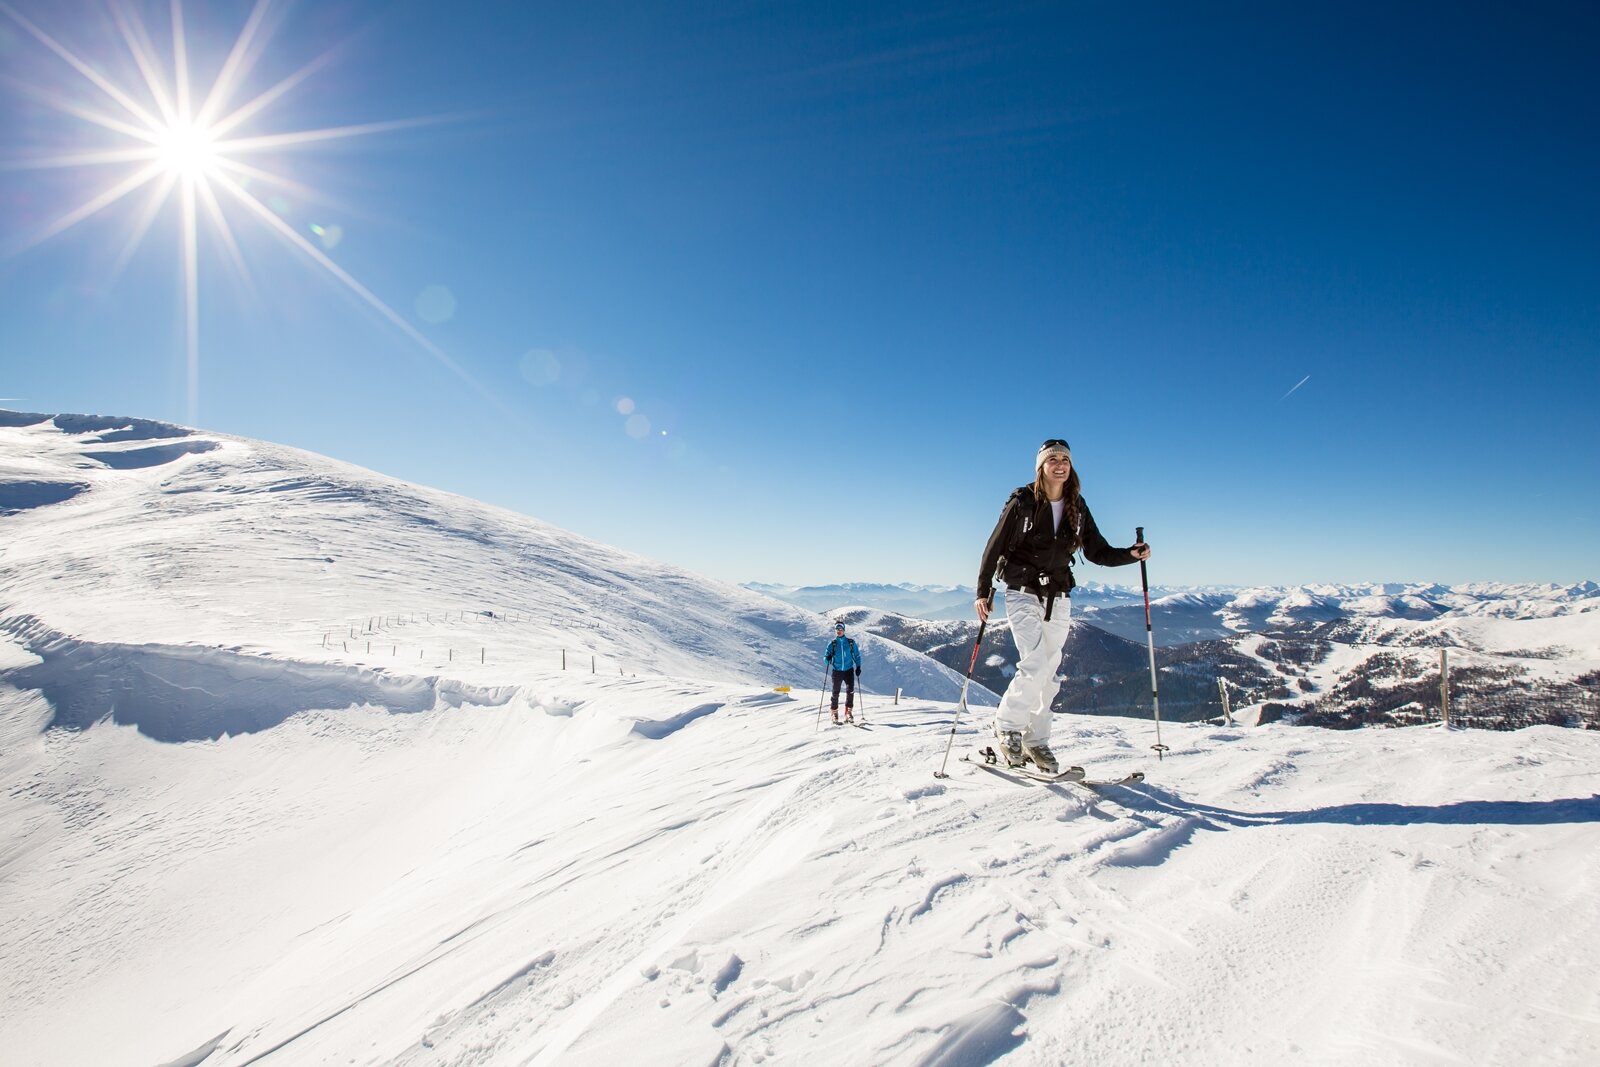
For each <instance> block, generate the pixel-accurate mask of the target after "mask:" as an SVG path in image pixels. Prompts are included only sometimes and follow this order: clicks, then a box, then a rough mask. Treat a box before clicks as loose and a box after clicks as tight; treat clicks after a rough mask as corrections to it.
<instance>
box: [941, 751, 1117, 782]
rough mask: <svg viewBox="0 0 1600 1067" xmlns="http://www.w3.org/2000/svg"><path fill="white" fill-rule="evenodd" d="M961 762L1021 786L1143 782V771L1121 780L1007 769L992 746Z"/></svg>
mask: <svg viewBox="0 0 1600 1067" xmlns="http://www.w3.org/2000/svg"><path fill="white" fill-rule="evenodd" d="M961 759H962V761H963V762H966V763H971V764H973V765H974V766H977V767H982V768H983V769H984V770H986V771H990V772H992V773H994V774H997V775H999V776H1000V777H1002V778H1007V779H1010V780H1011V781H1013V782H1018V783H1022V784H1026V783H1030V782H1046V783H1049V782H1070V783H1072V784H1073V785H1081V786H1084V787H1086V788H1088V789H1103V788H1106V787H1108V786H1115V785H1132V784H1134V783H1135V782H1142V781H1144V772H1143V771H1131V772H1129V773H1128V774H1126V775H1124V776H1123V777H1121V778H1090V777H1088V774H1087V772H1085V771H1084V769H1083V768H1082V767H1064V768H1062V770H1061V771H1060V772H1058V773H1056V774H1041V773H1040V772H1039V771H1038V770H1037V769H1036V768H1034V767H1033V765H1032V764H1024V765H1023V766H1021V767H1008V766H1006V765H1005V764H1004V763H1003V762H1001V760H1000V757H999V754H998V753H996V752H995V750H994V748H993V746H989V745H986V746H984V747H982V748H980V749H978V750H977V751H976V752H974V753H969V754H967V755H965V756H962V757H961Z"/></svg>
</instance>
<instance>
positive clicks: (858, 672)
mask: <svg viewBox="0 0 1600 1067" xmlns="http://www.w3.org/2000/svg"><path fill="white" fill-rule="evenodd" d="M856 677H857V678H859V677H861V668H860V667H857V668H856Z"/></svg>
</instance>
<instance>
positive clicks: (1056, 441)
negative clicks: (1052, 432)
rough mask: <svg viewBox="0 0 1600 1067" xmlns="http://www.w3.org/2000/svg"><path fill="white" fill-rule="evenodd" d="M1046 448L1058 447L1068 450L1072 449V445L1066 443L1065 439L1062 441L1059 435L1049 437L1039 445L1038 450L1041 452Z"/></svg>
mask: <svg viewBox="0 0 1600 1067" xmlns="http://www.w3.org/2000/svg"><path fill="white" fill-rule="evenodd" d="M1047 448H1060V449H1064V450H1066V451H1068V452H1071V451H1072V446H1071V445H1069V444H1067V443H1066V442H1065V441H1063V440H1062V439H1061V438H1059V437H1052V438H1050V440H1048V441H1046V442H1045V443H1044V444H1042V445H1040V446H1039V451H1041V452H1043V451H1044V450H1045V449H1047Z"/></svg>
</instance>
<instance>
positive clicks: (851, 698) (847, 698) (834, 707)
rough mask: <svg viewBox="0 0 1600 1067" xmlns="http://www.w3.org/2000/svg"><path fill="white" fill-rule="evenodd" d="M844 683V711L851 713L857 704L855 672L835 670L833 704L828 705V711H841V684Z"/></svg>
mask: <svg viewBox="0 0 1600 1067" xmlns="http://www.w3.org/2000/svg"><path fill="white" fill-rule="evenodd" d="M841 682H842V683H844V710H845V711H849V710H850V709H851V708H853V707H855V703H856V675H855V672H854V671H841V670H839V669H838V668H834V672H833V703H831V704H829V705H828V710H830V711H838V710H839V684H840V683H841Z"/></svg>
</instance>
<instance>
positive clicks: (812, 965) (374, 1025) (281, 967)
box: [0, 416, 1600, 1067]
mask: <svg viewBox="0 0 1600 1067" xmlns="http://www.w3.org/2000/svg"><path fill="white" fill-rule="evenodd" d="M0 484H3V487H5V492H4V493H0V524H4V525H3V527H0V533H3V535H4V537H3V539H0V579H3V581H0V960H3V961H4V966H3V967H0V1004H4V1005H5V1009H4V1011H3V1013H0V1049H3V1050H4V1052H3V1053H0V1059H3V1061H4V1062H5V1064H6V1065H7V1067H11V1065H12V1064H14V1063H15V1064H21V1065H34V1064H39V1065H46V1064H47V1065H51V1067H55V1065H58V1064H69V1065H71V1064H91V1065H95V1067H99V1065H102V1064H123V1063H126V1064H132V1065H138V1067H149V1065H151V1064H183V1065H204V1067H242V1065H245V1064H267V1065H278V1064H295V1065H298V1064H321V1063H339V1064H400V1065H414V1067H421V1065H428V1067H437V1065H461V1067H530V1065H536V1064H537V1065H547V1064H561V1065H596V1067H599V1065H604V1067H614V1065H615V1064H617V1063H626V1064H635V1063H638V1064H661V1065H672V1067H677V1065H691V1067H694V1065H705V1067H711V1065H717V1067H735V1065H751V1064H787V1063H796V1062H811V1061H816V1062H827V1063H836V1064H841V1065H845V1067H852V1065H871V1067H880V1065H890V1067H934V1065H940V1067H976V1065H983V1064H991V1063H992V1064H1000V1065H1006V1067H1046V1065H1049V1067H1057V1065H1060V1064H1070V1063H1091V1062H1092V1063H1117V1064H1136V1063H1143V1064H1160V1065H1162V1067H1168V1065H1172V1064H1197V1065H1198V1064H1203V1065H1212V1064H1221V1065H1255V1064H1261V1065H1269V1064H1270V1065H1273V1067H1277V1065H1279V1064H1284V1063H1317V1064H1341V1065H1342V1064H1350V1065H1357V1064H1361V1065H1365V1064H1375V1065H1376V1064H1383V1065H1389V1064H1403V1065H1413V1064H1414V1065H1418V1067H1421V1065H1434V1064H1450V1063H1470V1064H1507V1065H1511V1064H1515V1065H1517V1067H1524V1065H1526V1064H1528V1063H1533V1062H1538V1063H1556V1064H1574V1065H1576V1064H1590V1063H1595V1062H1600V983H1597V982H1596V981H1595V979H1594V975H1595V974H1596V973H1597V972H1600V771H1597V770H1596V767H1597V757H1600V737H1596V736H1595V735H1594V734H1590V733H1583V732H1578V731H1562V730H1554V729H1549V728H1538V729H1533V730H1527V731H1523V732H1521V733H1518V734H1514V735H1513V734H1491V733H1460V732H1455V731H1449V730H1441V729H1426V728H1421V729H1410V730H1394V731H1380V730H1363V731H1355V732H1352V733H1331V732H1324V731H1316V730H1310V729H1299V728H1293V727H1287V726H1282V725H1273V726H1268V727H1262V728H1257V729H1250V730H1245V729H1237V730H1222V729H1218V728H1214V727H1209V726H1201V725H1196V726H1177V725H1168V726H1167V727H1166V728H1165V729H1166V731H1167V736H1166V738H1165V739H1166V740H1167V741H1168V742H1169V743H1170V744H1171V745H1172V748H1173V750H1172V752H1171V753H1170V754H1169V755H1168V757H1167V758H1166V759H1165V760H1162V761H1160V762H1157V761H1155V760H1154V759H1153V756H1152V754H1151V752H1150V750H1149V745H1150V744H1151V742H1152V741H1153V740H1154V738H1153V736H1152V731H1151V729H1150V724H1148V723H1144V722H1137V721H1130V720H1110V719H1075V718H1065V717H1064V718H1062V719H1061V720H1059V722H1058V727H1057V736H1056V738H1055V740H1056V748H1057V751H1058V752H1059V753H1060V754H1061V755H1062V757H1063V759H1065V760H1068V761H1070V762H1074V763H1081V764H1083V765H1084V766H1085V767H1087V768H1088V769H1089V771H1090V773H1091V774H1092V775H1095V776H1097V777H1098V776H1103V775H1104V776H1110V775H1116V774H1119V773H1121V772H1122V771H1125V770H1129V769H1135V768H1138V769H1143V770H1145V771H1146V772H1148V774H1149V780H1148V781H1147V782H1146V783H1143V784H1140V785H1136V786H1127V787H1106V788H1101V789H1091V788H1087V787H1083V786H1079V785H1073V784H1062V783H1050V784H1046V783H1027V784H1018V783H1014V782H1011V781H1007V780H1003V779H1001V778H999V777H996V776H993V775H990V774H987V773H985V772H983V771H981V770H979V769H977V768H975V767H972V766H970V765H967V764H963V763H960V762H959V761H958V760H956V759H955V758H954V756H953V757H952V759H951V762H950V771H951V777H950V778H948V779H942V780H941V779H935V778H934V777H933V775H932V772H933V770H934V768H936V767H938V766H939V765H940V760H941V757H942V756H943V754H944V751H945V745H946V742H947V741H948V740H949V736H950V729H949V728H950V722H951V717H952V716H953V715H954V714H955V713H956V709H955V707H954V706H953V705H952V704H949V703H944V702H941V701H943V700H946V699H953V697H954V693H955V690H956V688H957V682H958V679H957V678H956V676H955V675H954V674H953V672H950V671H948V670H946V669H944V668H938V667H934V666H932V665H930V664H929V663H928V661H926V660H925V659H923V658H922V657H917V656H914V655H911V654H909V653H907V652H905V651H904V650H897V649H896V648H894V647H893V646H890V645H888V644H887V643H885V642H877V641H873V642H869V643H868V646H867V648H866V653H867V656H868V665H869V666H868V669H869V672H870V674H869V676H870V677H871V678H873V679H874V684H875V685H878V686H881V687H883V688H885V689H886V690H888V691H893V689H894V688H895V686H896V685H899V684H902V683H904V684H905V685H906V686H907V693H908V694H912V695H910V696H909V697H908V698H907V699H905V700H903V701H902V702H901V703H900V704H899V705H898V706H893V705H891V704H890V703H889V701H888V698H886V697H883V696H879V695H877V694H876V693H868V694H865V695H864V696H863V698H862V701H863V704H864V710H865V713H866V715H867V717H868V718H869V719H870V721H871V726H870V727H869V728H868V729H865V730H856V729H849V728H843V727H840V728H835V727H832V726H829V725H822V726H821V727H820V728H819V727H818V725H817V723H818V714H817V712H818V708H819V707H820V706H821V703H822V699H823V697H822V694H821V693H819V692H818V691H817V690H809V689H807V688H804V686H805V685H806V683H807V682H809V683H811V684H816V682H817V680H818V675H819V674H820V673H821V668H820V663H819V660H820V649H821V648H822V646H823V644H825V642H826V639H827V637H828V636H829V635H830V634H831V628H830V627H828V626H827V624H826V620H824V619H822V618H821V617H818V616H812V615H809V614H808V613H805V612H802V611H799V610H797V609H792V608H789V607H787V606H784V605H780V604H777V603H775V602H773V601H769V600H765V599H764V598H761V597H759V596H755V595H753V594H750V593H747V592H745V591H741V590H737V589H733V588H732V587H728V586H724V585H722V584H720V583H714V582H708V581H705V580H702V579H698V578H696V577H695V576H693V575H687V574H684V573H682V572H678V571H675V570H673V569H671V568H667V567H662V566H660V565H658V564H653V563H651V562H649V561H647V560H642V559H639V558H637V557H633V556H630V555H629V554H627V553H622V552H618V551H616V550H614V549H609V548H606V547H605V546H599V545H594V544H592V543H589V542H584V541H582V539H579V538H575V537H573V536H571V535H568V534H565V533H563V532H562V531H559V530H555V529H554V528H551V527H549V526H547V525H545V524H542V523H537V522H535V521H533V520H528V519H524V518H522V517H519V516H514V515H511V514H510V513H507V512H501V511H499V510H497V509H493V508H488V507H485V506H483V505H479V504H475V503H473V502H470V501H462V500H460V499H459V498H454V497H450V496H448V494H440V493H434V492H432V491H429V490H425V489H421V488H419V487H415V486H408V485H405V484H404V483H399V482H395V481H393V480H392V479H385V478H381V477H379V476H377V475H373V474H370V473H369V472H364V471H360V470H358V469H356V468H353V467H348V466H346V465H343V464H337V463H334V462H332V461H326V460H322V459H320V458H319V457H312V456H308V455H306V454H305V453H299V452H296V451H295V450H292V449H283V448H279V447H277V446H269V445H264V444H261V443H256V442H246V441H243V440H241V439H237V438H230V437H227V436H225V435H203V434H199V433H196V432H192V431H188V430H184V429H182V428H175V427H166V426H162V425H161V424H154V423H142V422H139V421H137V420H117V419H98V418H93V417H67V416H63V417H59V418H57V419H55V420H35V421H32V422H30V421H28V419H26V418H24V417H22V416H0ZM1246 599H1247V598H1240V603H1244V602H1245V601H1246ZM1268 599H1270V598H1265V597H1264V598H1263V602H1262V603H1263V610H1265V609H1266V607H1265V606H1266V605H1267V603H1268ZM1307 604H1309V605H1310V607H1311V608H1315V606H1316V605H1315V603H1314V598H1309V594H1308V599H1307ZM446 609H448V611H449V614H446ZM507 609H511V610H512V611H513V612H514V614H515V617H514V618H513V619H509V620H508V619H507V618H506V617H505V612H506V611H507ZM490 610H492V611H494V612H495V614H493V615H489V614H485V612H487V611H490ZM413 618H415V619H416V620H417V621H415V622H413V621H412V619H413ZM1493 621H1494V620H1488V619H1486V620H1483V622H1482V626H1480V627H1478V628H1479V629H1480V630H1481V631H1482V633H1481V634H1480V638H1481V640H1483V641H1485V642H1488V641H1490V640H1492V639H1498V638H1497V637H1496V635H1497V634H1498V633H1500V631H1498V630H1496V629H1494V628H1493V627H1492V626H1491V622H1493ZM1533 621H1534V622H1535V623H1536V624H1537V625H1544V624H1545V622H1544V621H1540V620H1533ZM1546 621H1549V620H1546ZM353 630H354V631H357V632H359V633H360V634H361V636H360V638H359V639H358V640H355V641H353V642H351V643H349V646H348V647H349V650H348V651H347V650H346V642H345V641H344V640H342V639H341V640H338V641H336V642H333V643H331V644H324V641H323V637H324V635H325V634H329V633H332V634H334V636H335V637H340V636H341V635H343V634H348V633H350V632H351V631H353ZM1562 632H1565V631H1562V630H1558V629H1557V628H1556V627H1555V626H1554V624H1553V623H1552V624H1551V627H1550V630H1549V635H1548V639H1549V640H1555V638H1556V635H1557V634H1558V633H1562ZM369 639H371V640H373V642H374V649H373V651H371V652H368V651H367V650H366V642H367V640H369ZM407 642H411V643H412V644H409V645H407V648H408V653H407V655H406V656H405V657H401V656H400V655H399V654H398V652H396V651H394V650H395V649H396V648H397V647H399V646H400V645H402V644H406V643H407ZM413 645H422V646H423V649H422V654H421V655H419V656H417V658H416V659H412V658H411V656H410V651H409V650H410V649H411V648H412V647H413ZM385 646H387V648H388V649H389V650H390V651H389V652H388V654H384V651H385ZM491 646H492V648H493V656H489V655H487V654H486V655H485V657H484V661H482V662H474V661H472V660H471V658H470V657H465V658H464V659H465V661H463V658H451V657H450V656H448V655H435V654H434V653H431V652H429V649H430V648H431V649H434V650H435V651H442V650H444V649H446V648H450V649H461V650H465V649H468V648H487V647H491ZM562 649H565V650H569V651H571V652H572V653H573V654H574V657H575V658H576V659H577V662H579V663H583V664H585V665H589V669H590V670H591V671H593V672H594V673H585V672H583V671H581V669H580V670H574V671H571V672H565V671H562V670H560V669H558V667H557V664H558V662H559V660H558V659H557V658H556V656H555V655H554V653H555V652H556V651H558V650H562ZM591 657H592V659H591ZM601 661H604V662H605V663H606V667H605V669H604V670H601V669H600V668H599V667H598V666H592V665H591V664H595V663H598V662H601ZM618 663H623V664H626V665H627V667H626V668H619V667H617V666H616V665H617V664H618ZM780 684H788V685H794V686H796V687H797V688H796V689H795V690H794V691H793V692H791V693H788V694H784V693H780V692H777V691H775V690H774V689H773V687H774V686H776V685H780ZM986 718H987V713H986V712H984V711H983V710H982V709H978V708H973V709H972V711H971V713H970V714H969V715H968V716H967V717H966V719H965V720H964V724H963V726H962V728H961V730H960V731H959V732H958V736H957V737H956V739H955V745H956V748H955V755H959V753H960V752H961V751H964V750H969V749H970V748H972V747H973V741H974V740H975V739H976V737H977V729H978V724H979V722H980V721H982V720H984V719H986Z"/></svg>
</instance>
